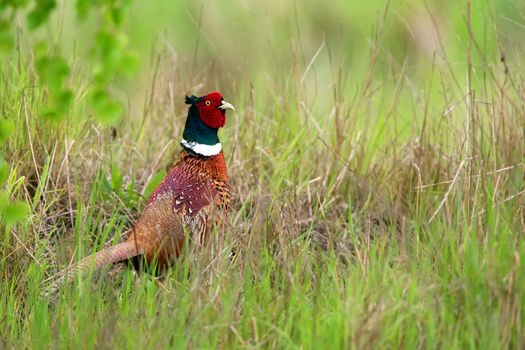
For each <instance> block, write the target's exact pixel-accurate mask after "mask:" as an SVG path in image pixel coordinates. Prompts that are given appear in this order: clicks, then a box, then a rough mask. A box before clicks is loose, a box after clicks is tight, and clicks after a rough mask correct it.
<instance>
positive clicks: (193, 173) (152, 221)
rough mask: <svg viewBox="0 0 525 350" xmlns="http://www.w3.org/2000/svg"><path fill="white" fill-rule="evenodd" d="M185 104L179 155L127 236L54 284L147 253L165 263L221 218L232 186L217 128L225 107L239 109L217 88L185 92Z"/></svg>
mask: <svg viewBox="0 0 525 350" xmlns="http://www.w3.org/2000/svg"><path fill="white" fill-rule="evenodd" d="M185 102H186V104H189V105H190V107H189V110H188V117H187V119H186V125H185V128H184V133H183V136H182V141H181V146H182V151H181V153H180V157H179V159H178V161H177V162H176V163H175V164H174V165H173V167H172V168H171V170H170V171H169V172H168V174H167V175H166V177H165V178H164V180H163V181H162V182H161V183H160V184H159V186H158V187H157V188H156V189H155V190H154V191H153V193H152V194H151V196H150V198H149V200H148V202H147V205H146V208H145V209H144V211H143V212H142V214H141V216H140V217H139V219H138V220H137V222H136V223H135V226H134V228H133V231H132V232H131V234H130V236H129V238H128V239H127V240H126V241H125V242H123V243H120V244H117V245H115V246H112V247H108V248H106V249H103V250H102V251H100V252H98V253H95V254H94V255H91V256H88V257H86V258H84V259H83V260H81V261H79V262H78V263H77V264H75V265H73V266H71V267H70V268H68V269H66V270H64V271H63V272H62V274H61V277H60V279H59V280H58V281H57V282H56V283H55V287H58V285H59V284H60V283H62V281H63V280H64V279H66V280H67V281H68V282H69V281H71V280H72V279H73V278H74V275H75V273H82V272H85V271H87V270H89V269H90V267H91V266H92V265H93V263H94V268H95V269H99V268H101V267H102V266H104V265H107V264H111V263H115V262H119V261H122V260H126V259H130V258H132V257H135V256H139V255H143V256H144V258H145V259H146V261H147V262H148V263H150V264H156V265H157V266H165V265H166V264H168V263H170V262H172V261H173V260H174V259H175V258H177V257H178V255H179V254H180V252H181V249H182V247H183V245H184V244H185V242H186V241H187V240H190V241H193V242H194V244H198V245H200V244H203V243H204V241H205V239H206V234H207V232H208V231H209V229H210V228H211V227H212V226H213V225H214V224H216V223H218V222H219V221H220V219H221V216H222V215H223V214H224V213H225V211H226V210H227V209H228V205H229V203H230V189H229V186H228V175H227V171H226V163H225V161H224V154H223V152H222V146H221V143H220V141H219V138H218V135H217V131H218V129H219V128H221V127H223V126H224V124H225V122H226V109H232V110H235V108H234V107H233V106H232V105H231V104H230V103H227V102H226V101H224V99H223V98H222V96H221V94H220V93H219V92H212V93H210V94H208V95H206V96H201V97H196V96H193V95H192V96H186V99H185Z"/></svg>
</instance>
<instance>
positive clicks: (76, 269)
mask: <svg viewBox="0 0 525 350" xmlns="http://www.w3.org/2000/svg"><path fill="white" fill-rule="evenodd" d="M140 254H142V251H141V250H140V249H139V248H138V247H137V245H136V244H135V242H133V241H126V242H123V243H119V244H117V245H115V246H112V247H107V248H105V249H103V250H101V251H100V252H98V253H95V254H92V255H90V256H87V257H85V258H84V259H82V260H80V261H79V262H77V263H76V264H74V265H72V266H71V267H69V268H67V269H65V270H64V271H62V272H61V273H60V274H59V277H58V279H57V280H56V281H55V282H54V283H53V284H52V285H51V287H50V288H49V289H48V290H47V294H48V295H50V294H54V293H55V292H56V291H57V290H58V288H59V287H60V285H62V284H63V283H70V282H71V281H73V279H74V278H75V275H77V274H85V273H86V272H88V271H89V270H90V269H91V268H93V270H95V271H96V270H98V269H100V268H102V267H103V266H105V265H108V264H112V263H116V262H119V261H123V260H127V259H130V258H132V257H134V256H137V255H140Z"/></svg>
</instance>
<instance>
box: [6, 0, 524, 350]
mask: <svg viewBox="0 0 525 350" xmlns="http://www.w3.org/2000/svg"><path fill="white" fill-rule="evenodd" d="M124 18H125V20H124V24H123V28H124V31H125V32H126V34H127V42H128V45H129V46H130V47H131V48H132V49H133V50H135V52H136V53H137V57H138V62H139V68H138V71H137V72H136V74H135V75H133V76H132V77H128V78H118V79H113V80H111V81H110V83H108V84H109V89H110V90H111V91H112V93H114V94H115V96H117V98H118V99H119V100H120V101H121V102H122V103H123V105H124V106H125V108H124V117H123V118H122V119H121V120H120V121H119V122H118V123H115V124H113V125H111V126H105V125H101V124H100V123H98V122H97V120H96V119H95V117H94V115H93V113H92V111H91V110H90V108H89V107H88V106H87V105H86V98H85V96H86V95H87V94H89V92H90V89H92V88H93V81H92V80H91V79H90V78H89V76H90V72H92V71H93V70H94V69H96V68H97V67H96V66H95V64H94V63H93V62H92V60H91V56H90V52H91V51H90V47H91V44H92V36H93V33H92V28H93V26H95V25H96V24H97V21H98V20H100V19H98V18H97V17H96V16H94V15H92V16H91V17H88V18H87V19H86V20H85V21H83V22H79V21H78V19H77V18H76V16H75V11H74V6H73V4H71V3H69V2H59V5H58V6H57V8H56V9H55V11H54V12H53V14H52V16H51V18H50V20H49V22H48V23H47V24H46V25H45V26H43V27H42V28H40V29H38V30H36V31H31V32H29V31H27V30H25V29H24V28H25V27H24V25H23V21H24V17H23V16H21V15H20V18H19V19H17V21H16V23H17V26H16V28H17V30H16V33H17V35H16V40H17V45H16V46H15V48H14V49H13V51H12V52H10V53H9V54H7V55H5V56H3V57H2V62H1V66H0V68H1V70H2V74H1V77H0V100H1V101H0V111H1V114H2V118H3V119H7V120H11V121H12V123H13V125H14V131H13V133H12V134H11V136H10V137H9V138H8V139H7V141H6V142H4V143H3V144H1V148H2V151H3V154H4V157H5V159H6V160H7V161H8V162H9V163H10V166H11V167H10V171H9V176H8V180H7V181H6V183H5V184H4V187H5V189H6V190H7V191H8V193H10V196H11V198H12V199H13V200H14V199H18V200H24V201H26V202H27V203H28V204H29V206H30V214H29V216H28V218H27V219H26V220H24V221H22V222H20V223H17V224H16V225H14V226H13V225H6V224H5V223H2V224H0V225H1V226H0V228H1V229H2V231H3V232H2V236H1V237H0V348H13V349H15V348H16V349H19V348H35V349H40V348H81V349H84V348H88V349H91V348H97V349H98V348H118V349H122V348H132V349H134V348H136V349H144V348H154V349H157V348H159V349H160V348H192V349H193V348H211V349H214V348H286V349H288V348H292V349H293V348H302V349H309V348H323V349H324V348H326V349H329V348H330V349H331V348H335V349H337V348H345V349H347V348H350V349H370V348H375V349H387V348H391V349H399V348H404V349H416V348H418V349H435V348H437V349H464V348H472V349H507V348H511V349H523V348H525V329H524V322H525V309H524V308H525V292H524V286H525V261H524V260H525V242H524V241H525V198H524V191H525V178H524V168H525V166H524V164H523V161H524V155H525V80H524V78H525V75H524V72H525V71H524V68H525V66H524V65H523V57H524V53H525V40H523V38H525V4H523V3H522V2H521V1H519V0H499V1H488V0H486V1H485V0H480V1H473V2H472V3H469V2H468V1H465V2H457V1H452V0H441V1H427V2H426V3H423V2H419V1H398V0H394V1H391V2H387V1H379V0H369V1H367V2H365V3H361V2H356V1H345V0H337V1H332V2H323V1H309V2H306V1H305V2H299V1H292V2H281V1H277V0H275V1H270V2H257V1H253V0H237V1H229V2H196V1H189V0H188V1H180V2H173V1H168V0H156V1H147V0H135V1H133V2H132V3H131V5H130V7H129V9H128V10H127V11H126V14H125V17H124ZM41 42H45V43H47V46H46V50H48V51H49V52H60V53H61V54H62V55H63V56H64V57H65V58H66V60H67V62H68V64H69V65H70V67H71V71H70V74H69V76H68V78H67V80H66V81H65V82H64V84H65V85H66V86H67V87H69V88H70V89H71V90H72V91H73V92H74V100H73V103H72V105H71V108H70V109H69V110H68V111H67V118H66V119H65V120H63V121H61V122H55V121H52V120H48V119H46V118H43V117H41V115H42V113H43V111H44V110H45V106H46V105H47V103H48V100H49V94H48V91H47V88H46V87H45V86H43V85H42V84H40V83H39V79H38V74H37V73H36V68H35V57H36V56H35V52H34V48H35V47H38V46H39V45H40V44H38V43H41ZM35 43H36V44H35ZM214 90H219V91H221V92H222V94H223V95H224V96H225V98H226V100H228V101H229V102H232V103H233V104H234V105H235V106H236V109H237V113H230V114H228V118H227V124H226V127H225V128H224V129H223V130H221V131H220V133H219V137H220V138H221V142H222V144H223V147H224V150H225V156H226V159H227V164H228V170H229V174H230V183H231V186H232V191H233V206H232V210H231V215H230V216H229V225H228V226H227V228H226V229H225V230H224V232H215V233H214V237H217V235H218V234H224V237H225V240H224V244H219V243H217V242H216V243H215V244H212V245H210V246H209V247H207V248H206V249H205V250H204V251H194V250H192V249H191V248H190V249H187V251H185V252H184V254H183V255H182V257H181V258H180V259H179V260H178V262H177V264H176V265H175V266H173V267H172V268H171V269H170V270H169V271H167V272H166V274H165V275H164V276H163V277H162V278H160V279H158V278H155V277H153V276H151V275H149V274H147V273H144V272H142V273H141V272H137V271H136V270H134V269H133V267H131V266H128V265H127V264H120V265H116V266H111V267H108V268H107V269H105V270H103V271H101V272H96V273H93V274H91V275H90V276H83V277H82V278H78V279H76V280H75V282H74V283H72V284H70V285H63V286H61V288H60V290H59V292H58V295H57V296H54V297H50V298H47V297H43V296H42V292H43V291H44V290H45V288H46V286H47V285H49V284H50V283H51V282H50V279H52V277H53V276H54V275H55V274H56V273H58V272H59V271H60V270H61V269H62V268H64V267H65V266H67V265H68V264H69V263H70V262H74V261H76V260H78V259H80V258H81V257H84V256H86V255H88V254H90V253H91V252H93V251H98V250H100V249H101V248H102V247H103V246H105V245H111V244H115V243H116V242H119V241H121V240H122V239H123V238H124V237H125V236H126V234H127V232H128V231H129V229H130V228H131V227H132V225H133V222H134V220H135V219H136V218H137V216H138V215H139V214H140V211H141V209H142V208H143V207H144V204H145V201H146V198H147V195H148V194H149V193H150V192H151V191H152V189H153V187H154V186H155V184H156V183H158V182H159V180H160V179H161V178H162V176H163V175H164V174H165V173H166V170H167V169H168V168H169V166H170V165H171V164H172V163H173V161H174V160H175V159H176V158H177V155H178V152H179V149H180V146H179V140H180V138H181V133H182V127H183V123H184V120H185V116H186V111H187V110H186V106H185V105H184V103H183V96H184V95H185V94H196V95H202V94H205V93H207V92H210V91H214ZM232 250H233V251H234V252H235V256H234V257H233V258H232V257H231V256H230V253H231V252H232Z"/></svg>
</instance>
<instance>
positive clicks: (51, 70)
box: [36, 56, 69, 91]
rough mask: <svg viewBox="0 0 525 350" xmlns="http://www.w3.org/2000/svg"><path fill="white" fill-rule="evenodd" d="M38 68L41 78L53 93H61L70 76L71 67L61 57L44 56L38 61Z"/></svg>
mask: <svg viewBox="0 0 525 350" xmlns="http://www.w3.org/2000/svg"><path fill="white" fill-rule="evenodd" d="M36 68H37V71H38V74H39V76H40V78H41V79H42V80H43V81H44V82H45V83H46V84H47V85H48V87H49V88H50V89H51V90H52V91H60V90H61V89H62V84H63V83H64V80H65V79H66V78H67V76H68V74H69V65H68V64H67V63H66V61H65V60H64V59H63V58H62V57H59V56H44V57H41V58H39V59H38V60H37V62H36Z"/></svg>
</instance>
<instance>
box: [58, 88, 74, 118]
mask: <svg viewBox="0 0 525 350" xmlns="http://www.w3.org/2000/svg"><path fill="white" fill-rule="evenodd" d="M73 97H74V96H73V91H71V90H67V89H66V90H62V91H60V93H59V94H58V95H57V96H55V97H53V103H54V105H55V107H56V109H57V110H58V111H59V112H60V113H67V111H68V110H69V108H70V107H71V104H72V103H73Z"/></svg>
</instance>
